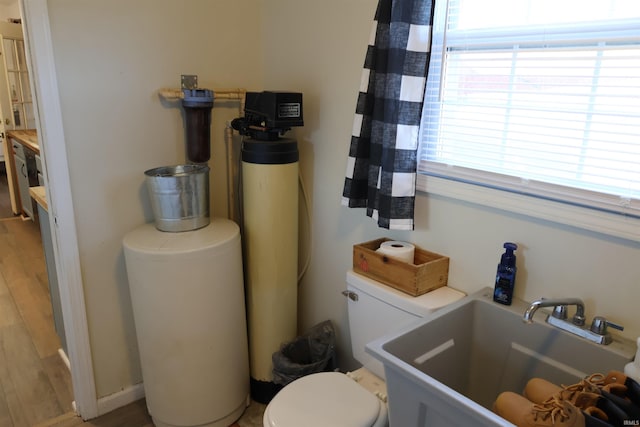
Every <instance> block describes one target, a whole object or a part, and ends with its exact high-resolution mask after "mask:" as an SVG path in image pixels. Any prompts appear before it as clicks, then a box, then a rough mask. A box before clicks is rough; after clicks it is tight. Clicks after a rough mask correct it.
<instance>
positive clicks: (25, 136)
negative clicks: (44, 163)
mask: <svg viewBox="0 0 640 427" xmlns="http://www.w3.org/2000/svg"><path fill="white" fill-rule="evenodd" d="M7 137H8V138H9V139H15V140H16V141H18V142H19V143H21V144H22V145H24V146H26V147H27V148H30V149H31V150H32V151H35V152H36V154H40V144H39V143H38V132H37V131H36V130H35V129H18V130H10V131H7Z"/></svg>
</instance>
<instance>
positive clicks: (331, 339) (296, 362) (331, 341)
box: [271, 320, 336, 386]
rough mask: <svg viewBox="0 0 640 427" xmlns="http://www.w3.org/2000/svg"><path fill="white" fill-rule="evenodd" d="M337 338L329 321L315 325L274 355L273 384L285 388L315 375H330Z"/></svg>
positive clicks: (333, 366)
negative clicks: (327, 373) (297, 380)
mask: <svg viewBox="0 0 640 427" xmlns="http://www.w3.org/2000/svg"><path fill="white" fill-rule="evenodd" d="M335 341H336V335H335V331H334V329H333V325H332V324H331V321H329V320H325V321H324V322H322V323H319V324H317V325H316V326H314V327H313V328H311V329H310V330H309V331H307V332H305V333H304V334H303V335H301V336H299V337H297V338H296V339H295V340H293V341H291V342H288V343H286V344H284V345H282V347H281V348H280V351H276V352H275V353H273V355H272V357H271V360H272V362H273V382H274V383H275V384H280V385H282V386H285V385H287V384H289V383H290V382H291V381H293V380H296V379H298V378H300V377H303V376H305V375H309V374H314V373H317V372H326V371H333V370H335V369H336V366H335V365H336V363H335Z"/></svg>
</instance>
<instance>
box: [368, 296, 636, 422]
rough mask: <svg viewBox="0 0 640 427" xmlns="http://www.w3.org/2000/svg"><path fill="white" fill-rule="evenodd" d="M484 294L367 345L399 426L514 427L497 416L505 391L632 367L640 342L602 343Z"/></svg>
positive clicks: (391, 418)
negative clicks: (530, 318)
mask: <svg viewBox="0 0 640 427" xmlns="http://www.w3.org/2000/svg"><path fill="white" fill-rule="evenodd" d="M492 295H493V292H492V290H491V289H490V288H484V289H482V290H480V291H479V292H476V293H474V294H472V295H469V296H467V297H465V298H463V299H462V300H460V301H458V302H456V303H454V304H452V305H450V306H448V307H445V308H443V309H441V310H439V311H437V312H435V313H434V314H432V315H430V316H428V317H426V318H425V319H421V320H419V321H418V322H417V323H414V324H413V325H412V326H409V327H406V328H404V329H402V330H401V331H398V332H397V333H395V334H392V335H387V336H386V337H382V338H380V339H377V340H375V341H373V342H371V343H369V344H368V345H367V352H369V353H370V354H372V355H373V356H374V357H375V358H377V359H379V360H381V361H382V362H383V364H384V369H385V376H386V381H387V388H388V395H389V421H390V425H391V427H413V426H416V427H417V426H420V427H422V426H429V427H438V426H442V427H451V426H458V425H459V426H470V425H473V426H511V425H512V424H511V423H509V422H507V421H506V420H504V419H503V418H501V417H499V416H497V415H496V414H494V413H493V412H492V411H491V406H492V405H493V402H494V401H495V398H496V397H497V396H498V394H500V393H501V392H503V391H506V390H510V391H515V392H517V393H521V392H522V390H523V388H524V386H525V384H526V383H527V381H528V380H529V379H530V378H533V377H541V378H545V379H547V380H549V381H551V382H553V383H555V384H558V385H561V384H564V385H569V384H575V383H577V382H578V381H579V380H580V379H581V378H584V377H586V376H587V375H590V374H593V373H596V372H600V373H605V374H606V373H607V372H609V371H610V370H620V371H622V370H623V369H624V365H625V364H626V363H627V362H629V361H630V360H631V359H632V358H633V355H634V353H635V343H633V342H631V341H629V340H623V339H619V338H618V337H614V341H613V342H612V343H611V344H609V345H599V344H595V343H592V342H589V341H587V340H585V339H584V338H580V337H578V336H576V335H572V334H570V333H568V332H565V331H562V330H560V329H557V328H555V327H553V326H550V325H548V324H546V323H545V318H546V313H538V314H537V316H536V318H535V319H534V322H533V323H532V324H526V323H524V322H523V321H522V315H523V313H524V312H525V310H526V309H527V307H528V306H529V304H527V303H525V302H524V301H521V300H517V299H515V298H514V301H513V304H512V305H511V306H504V305H501V304H497V303H495V302H493V301H492Z"/></svg>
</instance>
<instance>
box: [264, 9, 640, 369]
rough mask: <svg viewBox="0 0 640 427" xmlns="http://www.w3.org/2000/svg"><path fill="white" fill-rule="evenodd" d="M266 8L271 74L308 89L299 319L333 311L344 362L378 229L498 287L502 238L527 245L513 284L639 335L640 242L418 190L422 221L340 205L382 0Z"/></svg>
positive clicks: (460, 279) (456, 271)
mask: <svg viewBox="0 0 640 427" xmlns="http://www.w3.org/2000/svg"><path fill="white" fill-rule="evenodd" d="M268 3H269V7H268V8H266V10H265V16H264V19H265V22H264V28H265V29H266V32H265V40H266V43H265V47H266V49H267V52H266V53H267V58H268V60H267V61H266V63H265V85H266V86H267V87H287V88H291V89H295V90H301V91H303V92H304V96H305V126H304V128H302V129H300V130H299V131H298V132H297V135H298V138H299V140H300V141H301V142H302V144H301V145H302V147H301V150H302V152H301V168H302V170H303V175H304V177H305V180H306V182H307V185H308V187H309V188H310V189H311V190H310V193H311V194H312V196H311V197H312V202H311V204H312V206H313V218H314V220H313V231H314V239H315V240H314V246H313V260H312V264H311V267H310V270H309V272H308V273H307V275H306V276H305V278H304V280H303V282H302V285H301V288H300V291H301V295H300V311H301V313H300V326H301V328H303V329H304V328H307V327H309V326H311V325H313V324H314V323H316V322H319V321H321V320H324V319H331V320H333V321H334V322H335V323H336V325H337V327H338V329H339V345H340V355H341V356H343V357H342V358H341V360H342V362H343V367H350V366H353V360H352V359H351V354H350V349H349V348H348V346H349V338H348V331H347V323H346V302H345V298H344V297H343V296H342V295H341V294H340V291H342V290H343V289H344V286H345V285H344V274H345V271H346V270H347V269H349V268H350V266H351V257H352V246H353V244H355V243H360V242H364V241H367V240H371V239H374V238H378V237H383V236H388V237H391V238H395V239H401V240H408V241H412V242H415V243H417V244H418V245H420V246H421V247H423V248H425V249H428V250H431V251H434V252H438V253H441V254H444V255H447V256H449V257H450V259H451V266H450V271H449V278H450V284H452V285H454V286H456V287H458V288H460V289H462V290H464V291H466V292H473V291H475V290H477V289H479V288H481V287H483V286H493V280H494V277H495V271H496V266H497V263H498V261H499V258H500V255H501V253H502V252H503V249H502V243H503V242H505V241H515V242H517V243H518V244H519V246H520V249H519V250H518V252H517V253H518V266H519V272H518V277H517V284H516V291H515V295H516V296H517V297H520V298H524V299H527V300H533V299H536V298H539V297H542V296H544V297H564V296H569V297H581V298H583V299H584V300H585V303H586V304H587V316H588V317H589V318H591V317H592V316H594V315H596V314H597V315H603V316H606V317H608V318H609V319H610V320H612V321H614V322H618V323H621V324H622V325H624V326H625V328H626V329H625V332H624V333H623V335H624V336H626V337H629V338H635V337H636V336H638V335H640V320H638V318H637V315H636V313H637V310H638V303H639V302H640V244H638V243H633V242H629V241H624V240H620V239H615V238H608V237H606V236H602V235H598V234H594V233H590V232H584V231H581V230H576V229H572V228H571V227H566V226H559V225H556V224H553V223H549V222H544V221H539V220H535V219H531V218H527V217H524V216H520V215H514V214H509V213H505V212H502V211H500V210H499V209H489V208H484V207H480V206H476V205H471V204H468V203H462V202H458V201H456V200H453V199H447V198H443V197H436V196H428V195H426V194H424V193H421V194H420V195H419V196H418V198H417V203H416V216H417V221H416V230H415V231H414V232H389V231H387V230H384V229H379V228H377V227H376V226H375V223H374V222H373V221H372V220H371V219H369V218H368V217H366V216H365V212H364V210H363V209H348V208H344V207H341V206H340V197H341V194H342V185H343V181H344V178H343V177H344V173H345V167H346V156H347V152H348V148H349V142H350V135H351V128H352V122H353V113H354V110H355V102H356V95H357V90H358V85H359V81H360V72H361V68H362V64H363V62H364V54H365V48H366V43H367V41H368V37H369V32H370V28H371V21H372V19H373V16H374V13H375V8H376V4H377V1H376V0H350V1H341V0H328V1H324V2H312V1H307V0H304V1H300V0H269V1H268Z"/></svg>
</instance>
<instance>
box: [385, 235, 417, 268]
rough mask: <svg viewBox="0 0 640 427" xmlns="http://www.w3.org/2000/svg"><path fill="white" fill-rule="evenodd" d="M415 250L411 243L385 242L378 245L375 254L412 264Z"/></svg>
mask: <svg viewBox="0 0 640 427" xmlns="http://www.w3.org/2000/svg"><path fill="white" fill-rule="evenodd" d="M415 250H416V247H415V246H414V245H412V244H411V243H407V242H400V241H398V240H387V241H386V242H382V243H381V244H380V247H379V248H378V249H377V250H376V252H379V253H381V254H384V255H387V256H390V257H392V258H396V259H399V260H401V261H404V262H408V263H410V264H413V256H414V253H415Z"/></svg>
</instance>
